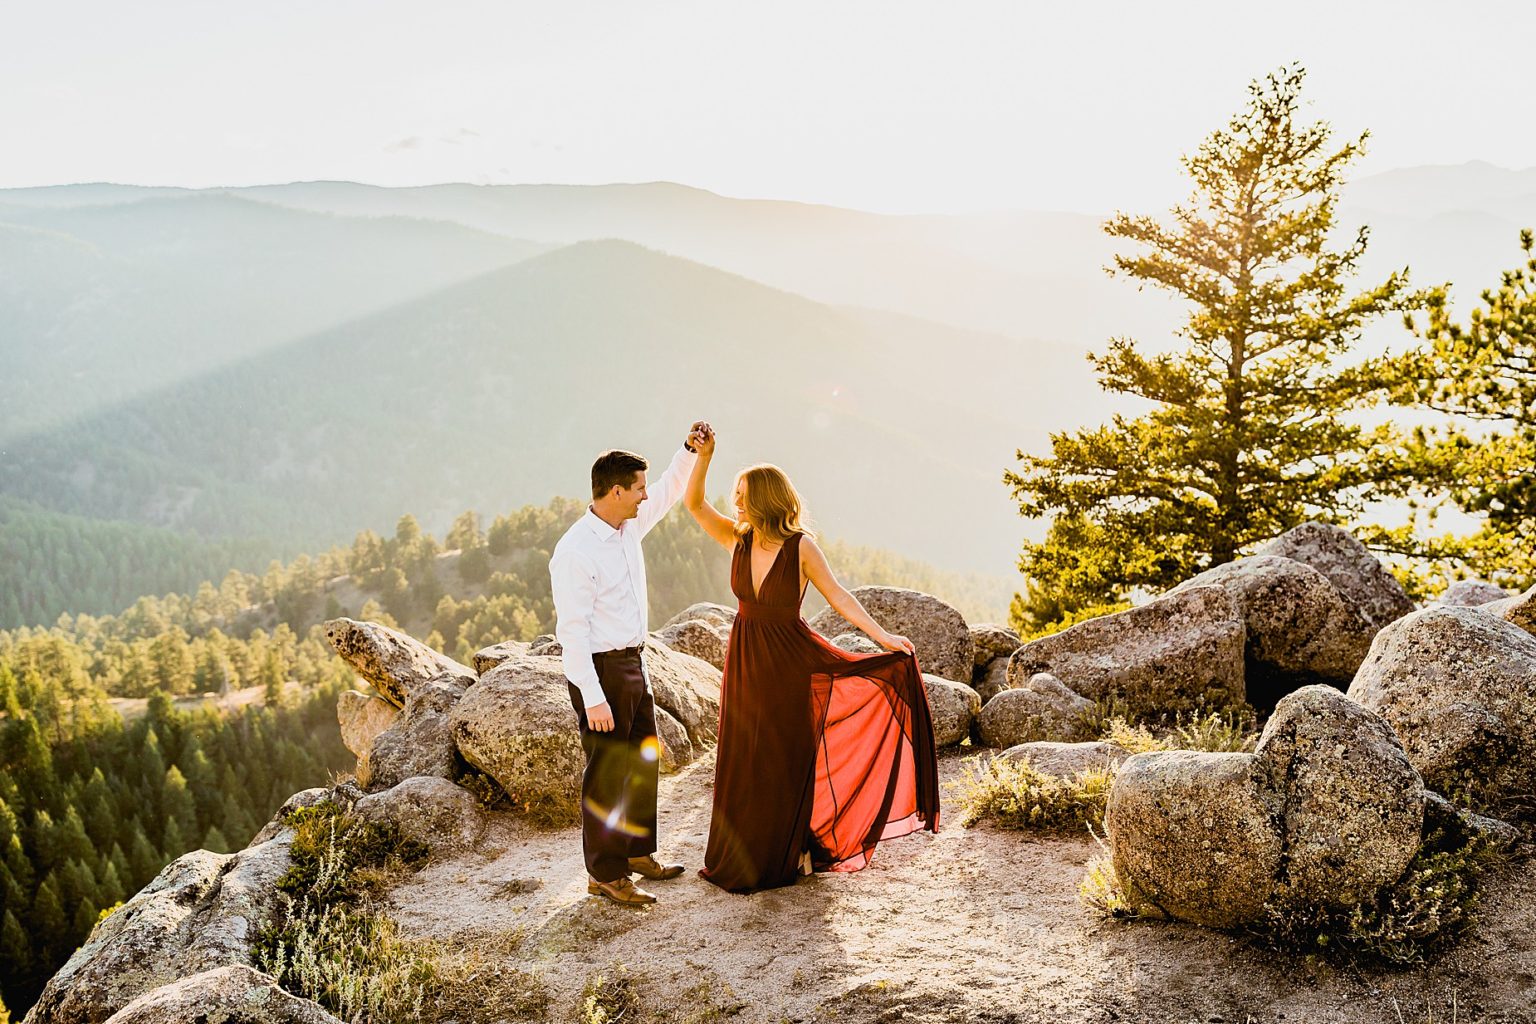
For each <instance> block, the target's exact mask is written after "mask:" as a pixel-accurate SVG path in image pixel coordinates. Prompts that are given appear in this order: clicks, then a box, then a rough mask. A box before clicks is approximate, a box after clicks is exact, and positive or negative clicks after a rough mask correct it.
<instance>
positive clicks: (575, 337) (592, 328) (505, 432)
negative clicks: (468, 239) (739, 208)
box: [0, 242, 1091, 571]
mask: <svg viewBox="0 0 1536 1024" xmlns="http://www.w3.org/2000/svg"><path fill="white" fill-rule="evenodd" d="M1080 360H1081V357H1080V355H1079V354H1078V353H1076V352H1075V351H1073V350H1071V349H1069V348H1065V347H1060V346H1047V345H1036V346H1033V347H1029V348H1024V347H1021V346H1019V345H1017V344H1016V343H1013V342H1010V341H1008V340H1006V339H999V338H994V337H989V336H985V335H980V334H977V333H975V332H963V331H957V330H955V329H953V328H949V327H945V326H943V325H936V324H928V323H923V322H920V321H914V320H910V319H906V318H900V317H892V316H889V315H879V314H869V313H863V312H861V311H857V310H847V309H833V308H830V307H827V306H824V305H822V304H820V303H815V302H812V301H810V300H808V299H805V298H802V297H800V296H796V295H793V294H790V293H787V292H783V291H779V290H776V289H772V288H768V287H765V286H763V285H761V284H758V283H756V282H753V281H749V280H747V279H744V278H741V277H738V276H736V275H732V274H727V273H724V272H722V271H719V270H715V269H713V268H710V267H705V266H703V265H700V264H696V263H692V262H689V261H685V260H680V259H678V258H676V257H669V256H664V255H661V254H658V253H654V252H651V251H649V250H646V249H643V248H641V247H639V246H636V245H634V244H632V243H627V242H587V243H580V244H577V245H573V246H568V247H564V248H561V249H557V250H554V251H552V252H549V253H546V254H543V255H541V256H537V257H534V258H532V259H529V260H525V261H523V262H520V263H517V264H514V265H512V266H510V267H507V268H503V269H500V270H495V271H491V272H488V273H486V274H483V275H481V276H479V277H477V278H473V279H471V280H469V281H466V282H463V283H460V284H455V285H451V286H449V287H447V288H444V289H442V290H440V291H438V292H436V293H433V294H432V295H430V296H426V297H423V298H421V299H416V300H412V301H409V302H405V303H402V304H400V305H397V306H395V307H393V308H391V309H388V310H386V311H383V312H380V313H376V314H372V315H369V316H366V317H363V318H361V319H358V320H356V321H353V322H352V323H349V324H346V325H343V326H341V327H338V328H334V329H332V330H329V331H325V332H322V333H321V334H318V335H316V336H314V337H311V338H306V339H304V340H302V341H301V342H297V343H294V344H293V345H291V346H288V347H286V348H284V349H282V350H277V351H268V352H264V353H261V354H259V355H256V356H254V357H251V358H250V359H247V360H245V361H243V362H241V363H239V364H237V365H234V366H228V367H224V368H221V369H217V370H213V371H210V372H208V373H205V374H202V375H200V376H198V377H196V378H193V379H191V380H188V381H185V382H182V383H179V384H176V385H172V386H169V387H167V388H164V389H162V390H160V391H159V392H157V393H155V394H153V395H150V396H144V397H142V398H139V399H135V400H132V401H130V402H127V403H124V404H123V405H121V406H119V407H117V408H115V409H112V410H109V411H105V412H102V413H99V414H96V415H95V416H93V417H91V418H89V419H87V420H84V421H81V422H80V423H78V424H76V425H73V426H71V427H69V428H67V429H64V430H59V431H54V432H50V433H48V434H45V435H39V436H37V437H34V438H30V439H25V440H21V441H18V442H16V443H14V444H13V445H11V446H9V450H8V451H6V452H5V453H4V454H0V486H3V487H4V488H5V490H6V491H7V492H8V493H12V494H15V495H17V496H18V497H21V498H24V499H26V500H29V501H32V502H35V503H37V504H39V505H43V506H46V507H50V508H55V509H57V510H59V511H66V512H72V513H77V514H83V515H90V516H95V517H101V518H109V519H124V520H131V521H139V522H151V523H155V524H157V525H162V526H167V527H172V528H176V529H181V530H186V531H190V532H193V533H196V534H198V535H200V536H204V537H245V536H267V537H274V538H283V539H285V540H288V539H292V540H293V541H295V542H297V543H302V544H315V543H329V542H334V541H338V540H340V539H342V538H343V537H346V536H350V534H351V532H352V531H354V530H355V529H357V528H358V526H359V524H362V525H370V526H374V527H375V528H379V529H383V528H387V527H388V526H389V524H391V523H392V522H393V521H394V519H395V518H396V517H398V516H399V514H400V513H401V512H402V511H412V512H414V513H415V514H417V516H418V517H419V518H420V519H421V520H422V521H423V523H425V524H429V525H430V526H432V527H434V528H437V527H440V526H441V525H443V524H444V523H445V521H446V517H450V516H452V515H455V514H457V513H458V512H459V511H462V510H463V509H464V508H465V507H475V508H502V507H510V506H515V505H517V504H521V503H525V502H527V501H532V500H538V499H539V498H540V497H543V496H546V495H548V494H552V493H553V494H559V493H565V494H573V493H576V494H579V493H581V491H582V490H583V489H584V487H585V485H586V472H587V466H588V464H589V462H590V459H591V457H592V455H593V454H595V453H596V452H597V451H600V450H601V449H603V448H606V447H614V446H626V447H633V448H636V449H637V450H639V451H641V452H643V453H646V454H648V455H649V456H651V457H652V458H653V459H658V460H661V461H662V463H663V464H664V461H665V459H666V458H668V457H669V453H670V452H671V451H672V450H674V449H675V447H676V445H677V444H678V443H679V442H680V440H681V431H682V429H683V428H684V427H686V425H687V424H688V423H689V422H691V420H692V419H694V418H695V417H699V416H703V417H709V418H712V419H713V420H714V421H715V422H716V424H717V426H718V427H719V429H720V432H721V436H722V444H723V445H724V448H723V451H722V459H721V466H720V469H719V471H718V472H719V473H720V477H717V479H716V480H715V481H714V486H717V487H723V486H725V485H726V484H727V483H728V480H727V479H725V478H724V474H726V473H728V472H729V471H730V469H731V468H732V467H734V466H737V465H741V464H744V463H746V462H749V461H755V460H759V459H769V460H772V461H776V462H779V463H780V464H782V465H784V466H785V467H786V468H787V469H789V470H790V471H791V472H792V474H793V475H794V476H795V477H796V479H797V480H798V481H799V482H800V484H801V485H802V486H803V487H804V488H805V489H806V492H807V496H808V497H809V499H810V501H811V502H812V508H813V511H815V512H816V513H817V515H818V517H819V518H820V519H821V521H822V522H823V523H824V524H825V525H826V527H827V529H828V530H830V531H831V532H833V533H834V534H836V535H838V536H859V537H861V540H863V542H865V543H869V544H871V545H874V546H881V547H887V548H890V549H892V550H895V551H899V552H901V553H902V554H904V555H908V556H910V557H920V558H923V559H924V560H926V561H930V562H933V563H935V564H939V565H944V566H947V567H962V568H988V567H990V568H991V569H992V570H993V571H996V566H997V565H998V564H999V562H1000V561H1003V564H1006V563H1007V561H1011V557H1012V554H1013V552H1014V550H1015V549H1016V547H1017V543H1018V540H1019V537H1020V535H1021V524H1020V522H1019V520H1018V518H1017V516H1016V514H1015V513H1014V510H1013V508H1012V506H1011V503H1010V502H1009V501H1008V499H1007V496H1006V493H1005V492H1004V490H1003V488H1002V484H1001V475H1002V470H1003V468H1004V466H1005V465H1007V464H1008V462H1009V461H1010V459H1011V457H1012V452H1013V446H1015V445H1017V444H1020V443H1024V444H1038V443H1040V442H1041V441H1043V439H1044V432H1045V428H1046V426H1047V424H1049V423H1051V422H1053V421H1055V420H1056V419H1057V418H1058V417H1061V416H1066V415H1069V414H1070V413H1069V410H1070V409H1071V408H1072V406H1073V405H1074V404H1077V403H1080V402H1081V401H1082V399H1083V397H1084V396H1085V395H1086V394H1087V393H1088V391H1089V390H1090V389H1091V383H1090V382H1088V380H1087V377H1086V374H1084V373H1083V372H1082V368H1081V366H1080ZM1074 377H1075V378H1077V379H1078V380H1079V381H1080V383H1079V384H1078V385H1077V388H1076V395H1075V396H1074V394H1073V393H1072V385H1071V384H1070V380H1071V378H1074ZM660 468H661V467H660V466H658V467H657V470H658V471H659V469H660ZM866 535H867V539H865V537H866Z"/></svg>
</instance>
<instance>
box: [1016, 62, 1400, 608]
mask: <svg viewBox="0 0 1536 1024" xmlns="http://www.w3.org/2000/svg"><path fill="white" fill-rule="evenodd" d="M1303 78H1304V72H1303V71H1302V69H1300V68H1299V67H1293V68H1291V69H1289V70H1286V71H1281V72H1277V73H1274V74H1272V75H1270V76H1269V77H1268V78H1267V79H1265V80H1264V81H1262V82H1255V83H1253V84H1252V85H1251V86H1250V90H1249V91H1250V100H1249V103H1248V106H1247V108H1246V109H1245V110H1244V111H1242V112H1241V113H1239V114H1238V115H1237V116H1235V117H1234V118H1233V119H1232V121H1231V122H1230V124H1229V125H1228V127H1227V128H1225V129H1223V130H1219V131H1216V132H1214V133H1212V134H1211V135H1210V136H1208V137H1207V138H1206V140H1205V141H1204V143H1203V144H1202V145H1201V146H1200V148H1199V150H1198V151H1197V152H1196V153H1195V154H1194V155H1193V156H1190V157H1186V158H1185V160H1184V166H1185V169H1186V171H1187V172H1188V173H1189V175H1190V177H1191V178H1192V179H1193V184H1194V193H1193V196H1192V199H1191V201H1190V203H1189V204H1188V205H1186V206H1181V207H1177V208H1175V209H1174V211H1173V215H1172V219H1171V222H1170V223H1168V224H1163V223H1159V222H1158V221H1156V220H1154V219H1153V218H1150V217H1137V216H1129V215H1126V214H1118V215H1116V216H1115V217H1114V218H1112V219H1111V220H1110V221H1109V222H1108V224H1106V226H1105V230H1106V231H1107V232H1108V233H1109V234H1110V235H1111V236H1113V237H1115V238H1119V239H1123V240H1125V241H1128V242H1132V243H1135V244H1136V245H1137V246H1139V247H1140V251H1139V253H1138V254H1133V255H1119V256H1117V257H1116V258H1115V266H1116V269H1117V271H1118V273H1119V274H1121V275H1123V276H1126V277H1129V278H1131V279H1133V280H1134V281H1136V282H1137V283H1138V284H1139V285H1152V286H1154V287H1157V288H1161V289H1164V290H1167V291H1170V292H1172V293H1173V294H1174V295H1176V296H1178V297H1179V298H1181V299H1183V300H1184V301H1185V302H1187V303H1188V304H1189V307H1190V313H1189V318H1188V320H1187V321H1186V323H1185V324H1184V326H1183V328H1182V329H1181V330H1180V332H1179V334H1180V336H1181V343H1180V344H1179V345H1178V346H1177V347H1176V348H1175V349H1174V350H1173V351H1171V352H1168V353H1166V354H1154V355H1146V354H1143V352H1141V351H1139V350H1138V348H1137V345H1136V343H1134V342H1133V341H1131V340H1130V339H1126V338H1117V339H1114V340H1112V341H1111V343H1110V346H1109V350H1108V352H1107V353H1106V354H1104V355H1102V356H1094V357H1091V359H1092V362H1093V365H1094V367H1095V369H1096V371H1097V374H1098V377H1099V383H1100V385H1101V386H1102V387H1103V388H1105V389H1106V390H1108V391H1112V392H1115V393H1118V394H1127V395H1134V396H1136V397H1138V398H1141V399H1145V400H1148V401H1150V402H1152V403H1154V407H1153V408H1152V410H1151V411H1149V412H1147V413H1145V414H1144V415H1141V416H1138V417H1135V418H1128V417H1125V416H1116V417H1115V418H1114V420H1113V421H1112V422H1111V424H1110V425H1108V426H1104V427H1099V428H1090V429H1084V430H1080V431H1078V432H1076V433H1059V434H1052V435H1051V454H1050V455H1049V456H1035V455H1026V454H1024V453H1022V452H1021V453H1019V459H1020V462H1021V464H1022V467H1021V469H1020V470H1019V471H1017V472H1009V473H1008V474H1007V482H1008V483H1009V484H1010V485H1011V487H1012V489H1013V493H1014V496H1015V497H1016V498H1017V499H1018V501H1019V510H1020V512H1021V514H1023V515H1025V516H1027V517H1030V518H1037V517H1047V516H1050V517H1056V518H1062V519H1065V520H1066V521H1067V522H1068V523H1070V524H1074V525H1073V526H1072V527H1071V528H1070V529H1067V530H1065V531H1064V534H1065V535H1070V534H1072V533H1075V532H1080V531H1081V530H1087V531H1089V533H1090V534H1092V535H1094V536H1096V537H1098V538H1100V539H1101V540H1102V541H1104V542H1105V543H1107V544H1109V545H1110V546H1109V547H1108V548H1105V547H1099V546H1097V545H1095V546H1091V547H1088V548H1077V547H1075V545H1073V544H1072V543H1071V542H1070V541H1069V540H1067V539H1066V536H1061V535H1059V536H1058V537H1055V538H1051V537H1047V539H1046V540H1045V541H1043V542H1041V543H1033V542H1031V543H1026V544H1025V546H1024V553H1023V556H1022V558H1021V560H1020V568H1021V569H1022V570H1023V571H1024V573H1025V575H1026V576H1027V577H1028V578H1029V579H1030V580H1031V581H1032V583H1033V584H1034V585H1035V587H1036V589H1037V597H1039V598H1041V599H1043V600H1046V601H1056V602H1058V603H1059V604H1060V605H1061V606H1062V607H1063V608H1067V609H1070V608H1072V607H1081V606H1082V604H1083V603H1084V602H1086V603H1089V604H1108V603H1112V602H1114V601H1118V600H1121V599H1122V598H1124V597H1125V596H1126V594H1127V592H1128V591H1129V590H1131V589H1132V588H1151V589H1160V588H1163V587H1167V586H1170V585H1172V584H1174V583H1177V582H1179V581H1181V580H1183V579H1186V578H1188V577H1189V576H1191V575H1193V574H1195V573H1197V572H1199V571H1201V570H1203V569H1205V568H1208V567H1210V566H1212V565H1217V564H1220V563H1222V562H1227V561H1230V560H1232V559H1233V558H1235V557H1236V556H1237V555H1238V554H1239V553H1240V552H1242V551H1244V550H1246V549H1248V548H1250V547H1251V546H1252V545H1254V544H1257V543H1259V542H1261V541H1264V540H1266V539H1268V538H1270V537H1273V536H1275V535H1277V534H1279V533H1281V532H1283V531H1285V530H1287V529H1289V528H1290V527H1292V526H1295V525H1296V524H1298V523H1300V522H1303V521H1306V520H1309V519H1324V520H1331V521H1348V520H1350V519H1352V518H1353V517H1354V516H1356V515H1357V514H1358V513H1359V512H1360V510H1361V508H1362V507H1363V504H1364V502H1365V501H1366V500H1367V498H1368V497H1369V496H1370V494H1371V488H1372V487H1373V486H1374V485H1375V484H1377V483H1378V477H1379V475H1380V473H1381V472H1382V469H1381V467H1380V466H1379V464H1378V463H1377V462H1375V461H1374V460H1373V459H1372V458H1371V457H1370V456H1371V450H1372V447H1373V445H1374V444H1376V443H1378V442H1380V441H1382V440H1383V439H1384V438H1385V437H1386V432H1385V428H1383V430H1382V431H1379V432H1378V431H1372V430H1367V429H1364V428H1362V427H1360V426H1358V425H1355V424H1353V423H1351V422H1350V421H1349V419H1348V417H1347V416H1346V415H1345V414H1346V413H1348V412H1350V411H1351V410H1355V409H1360V408H1364V407H1367V406H1369V405H1370V404H1372V403H1373V402H1376V401H1379V400H1380V398H1381V397H1382V396H1383V394H1384V393H1385V390H1386V388H1387V386H1388V380H1387V379H1385V378H1384V377H1383V376H1381V375H1378V374H1376V373H1367V372H1363V371H1362V369H1361V366H1362V365H1366V364H1363V363H1362V364H1360V365H1355V366H1346V365H1343V362H1344V360H1345V357H1347V356H1348V355H1349V354H1350V352H1351V349H1352V348H1353V346H1354V344H1355V342H1356V341H1357V339H1358V338H1359V336H1360V333H1361V331H1362V329H1363V328H1364V327H1365V326H1366V325H1367V324H1368V323H1369V322H1370V321H1372V320H1373V319H1374V318H1376V317H1378V316H1379V315H1381V314H1383V313H1386V312H1388V311H1390V310H1403V309H1408V308H1412V307H1413V306H1414V304H1415V303H1418V302H1420V301H1421V299H1420V298H1419V297H1417V296H1413V295H1410V294H1409V292H1408V288H1407V282H1406V275H1405V273H1396V274H1392V275H1391V276H1389V277H1388V278H1387V279H1386V281H1384V282H1383V283H1381V284H1379V285H1376V286H1374V287H1372V288H1369V289H1368V290H1366V291H1363V292H1361V293H1359V294H1355V295H1352V296H1351V295H1349V294H1347V290H1346V285H1345V281H1346V279H1347V278H1349V277H1350V276H1351V275H1352V274H1353V273H1354V271H1355V269H1356V266H1357V264H1358V263H1359V261H1360V258H1361V256H1362V255H1363V254H1364V252H1365V248H1366V241H1367V237H1368V232H1367V229H1365V228H1361V229H1360V230H1359V231H1358V232H1356V233H1355V235H1354V237H1353V241H1351V242H1350V243H1349V244H1347V245H1346V246H1344V247H1343V248H1342V249H1333V248H1330V236H1331V235H1332V234H1334V232H1335V230H1336V228H1337V221H1336V216H1335V213H1336V209H1337V206H1338V202H1339V194H1340V189H1341V186H1342V183H1343V175H1344V172H1345V170H1346V168H1347V167H1348V166H1349V165H1350V164H1351V163H1352V162H1353V161H1354V160H1355V159H1356V158H1357V157H1358V156H1359V155H1360V154H1361V153H1362V152H1363V147H1364V143H1365V139H1366V135H1365V134H1362V135H1360V136H1359V137H1358V138H1356V139H1355V140H1353V141H1350V142H1347V143H1346V144H1344V145H1343V146H1341V147H1339V148H1337V149H1331V148H1330V145H1329V140H1330V136H1331V134H1332V130H1331V128H1330V127H1329V126H1328V125H1327V124H1326V123H1322V122H1319V123H1314V124H1310V125H1308V124H1302V123H1300V122H1299V121H1298V117H1299V115H1300V114H1301V95H1300V90H1301V85H1302V80H1303ZM1080 581H1098V582H1095V583H1094V584H1093V585H1092V586H1090V587H1087V588H1086V591H1087V592H1086V593H1085V592H1083V591H1084V589H1085V588H1083V587H1082V586H1081V585H1080ZM1074 586H1076V592H1074Z"/></svg>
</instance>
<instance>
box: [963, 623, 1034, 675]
mask: <svg viewBox="0 0 1536 1024" xmlns="http://www.w3.org/2000/svg"><path fill="white" fill-rule="evenodd" d="M1023 645H1024V641H1023V640H1020V639H1019V634H1017V633H1015V632H1014V631H1013V630H1011V629H1009V628H1008V627H1007V626H996V625H993V624H992V623H990V622H986V623H982V624H980V625H976V626H972V627H971V646H972V648H973V649H974V661H975V665H976V667H977V668H986V667H987V666H988V665H990V664H991V663H992V662H993V661H995V660H997V659H998V658H1006V657H1008V655H1010V654H1012V653H1013V652H1014V651H1016V650H1018V649H1019V648H1020V647H1022V646H1023Z"/></svg>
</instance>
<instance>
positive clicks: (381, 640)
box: [325, 619, 476, 707]
mask: <svg viewBox="0 0 1536 1024" xmlns="http://www.w3.org/2000/svg"><path fill="white" fill-rule="evenodd" d="M325 638H326V639H327V640H329V641H330V643H331V646H332V647H334V648H336V653H337V654H339V655H341V657H342V659H343V660H344V661H346V663H347V664H348V665H351V666H352V668H353V670H354V671H356V672H357V674H358V675H360V676H362V677H363V678H364V679H366V680H368V682H370V683H372V684H373V688H374V689H375V690H378V691H379V693H380V694H382V695H383V697H384V699H385V700H387V701H389V702H390V703H391V704H393V705H395V707H404V706H405V699H406V698H407V697H409V696H410V695H411V694H412V693H414V692H415V691H416V690H418V689H421V688H422V687H425V686H427V685H428V684H429V683H446V684H448V685H451V686H454V687H456V688H457V689H459V690H461V691H462V690H463V689H464V688H465V687H468V686H470V685H472V684H473V683H474V681H475V679H476V674H475V670H474V669H472V668H469V667H468V666H466V665H461V664H459V663H458V662H456V661H454V660H453V659H452V658H450V657H448V656H447V655H445V654H439V653H438V652H437V651H434V650H433V649H432V648H430V647H428V646H427V645H426V644H424V643H422V642H421V641H420V640H416V639H414V638H412V637H409V636H406V635H405V634H404V633H401V632H399V631H398V630H393V629H390V628H389V627H388V626H381V625H379V624H378V623H377V622H358V621H357V620H356V619H331V620H330V621H329V622H327V623H326V624H325Z"/></svg>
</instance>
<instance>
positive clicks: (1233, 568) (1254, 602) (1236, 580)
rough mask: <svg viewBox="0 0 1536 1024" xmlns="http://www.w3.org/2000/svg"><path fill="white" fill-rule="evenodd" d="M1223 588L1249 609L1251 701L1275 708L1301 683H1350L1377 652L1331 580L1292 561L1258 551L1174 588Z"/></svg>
mask: <svg viewBox="0 0 1536 1024" xmlns="http://www.w3.org/2000/svg"><path fill="white" fill-rule="evenodd" d="M1199 586H1218V587H1222V588H1223V589H1225V590H1226V591H1227V593H1229V594H1231V595H1232V597H1233V599H1234V600H1236V601H1237V604H1238V607H1239V608H1240V609H1242V615H1243V623H1244V625H1245V626H1246V627H1247V637H1248V639H1247V646H1246V647H1245V649H1244V651H1245V655H1244V656H1245V662H1246V672H1245V679H1246V688H1247V695H1248V702H1249V703H1250V704H1252V705H1253V706H1254V707H1257V708H1265V709H1267V708H1272V707H1274V706H1275V702H1276V701H1278V700H1279V699H1280V698H1281V697H1283V696H1285V695H1286V694H1287V693H1289V692H1291V691H1292V690H1294V689H1296V688H1297V687H1299V686H1306V685H1307V684H1309V683H1322V682H1326V683H1333V684H1334V685H1336V686H1339V687H1340V688H1342V687H1345V686H1348V685H1349V681H1350V680H1351V679H1353V678H1354V675H1355V669H1357V668H1359V667H1360V662H1362V661H1364V660H1365V653H1366V651H1368V650H1370V646H1371V637H1372V636H1374V635H1375V633H1376V631H1375V629H1373V628H1371V626H1369V625H1368V624H1367V623H1366V622H1365V621H1364V620H1363V619H1361V618H1360V616H1358V615H1356V614H1355V611H1354V609H1353V608H1351V607H1350V605H1349V604H1348V603H1346V602H1345V600H1344V597H1343V595H1341V594H1340V593H1339V591H1338V589H1337V588H1335V587H1334V585H1333V584H1332V583H1331V582H1330V581H1329V579H1328V577H1326V576H1324V575H1323V574H1322V573H1320V572H1318V571H1317V570H1316V569H1314V568H1312V567H1311V566H1310V565H1306V564H1304V563H1302V562H1298V561H1296V560H1295V559H1292V558H1283V557H1281V556H1279V555H1258V556H1255V557H1253V558H1240V559H1238V560H1237V561H1235V562H1227V563H1225V564H1223V565H1218V566H1216V567H1215V568H1212V569H1207V570H1206V571H1205V572H1202V573H1200V574H1199V575H1198V576H1194V577H1192V578H1190V579H1189V580H1186V581H1185V582H1184V583H1181V584H1180V585H1179V586H1178V587H1175V588H1174V590H1173V591H1172V593H1179V592H1180V591H1184V590H1189V589H1191V588H1193V587H1199Z"/></svg>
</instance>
